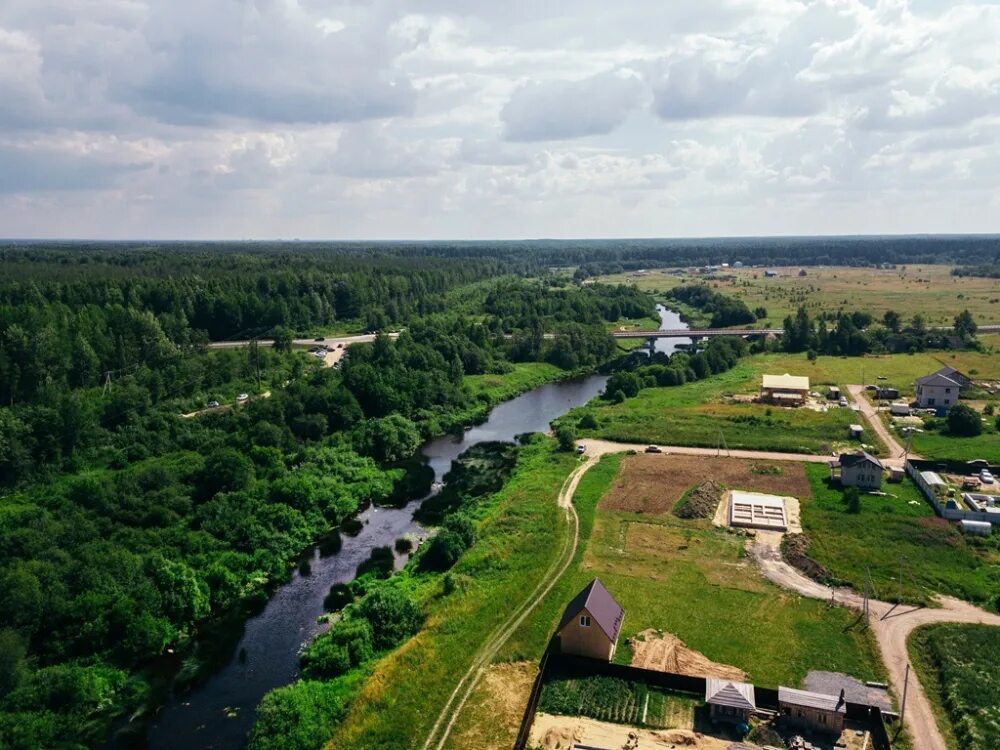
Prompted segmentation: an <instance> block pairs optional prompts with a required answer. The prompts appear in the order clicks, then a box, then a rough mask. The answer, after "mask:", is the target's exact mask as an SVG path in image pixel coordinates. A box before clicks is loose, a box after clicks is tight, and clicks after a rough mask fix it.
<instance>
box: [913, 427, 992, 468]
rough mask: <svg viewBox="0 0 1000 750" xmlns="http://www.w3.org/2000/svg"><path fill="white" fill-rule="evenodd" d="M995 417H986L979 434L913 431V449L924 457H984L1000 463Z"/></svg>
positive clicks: (966, 459) (967, 459) (963, 458)
mask: <svg viewBox="0 0 1000 750" xmlns="http://www.w3.org/2000/svg"><path fill="white" fill-rule="evenodd" d="M995 419H996V417H987V418H986V424H984V425H983V432H982V434H981V435H976V436H975V437H960V436H956V435H949V434H948V433H947V432H945V431H942V430H936V431H931V430H926V429H925V430H924V431H923V432H918V433H914V435H913V450H914V451H915V452H916V453H919V454H920V455H922V456H924V457H925V458H952V459H960V460H965V461H969V460H972V459H975V458H985V459H986V460H987V461H989V462H990V463H993V464H996V463H1000V431H998V430H997V429H996V423H995V422H994V420H995Z"/></svg>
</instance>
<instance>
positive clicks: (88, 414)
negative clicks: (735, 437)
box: [0, 247, 653, 750]
mask: <svg viewBox="0 0 1000 750" xmlns="http://www.w3.org/2000/svg"><path fill="white" fill-rule="evenodd" d="M6 253H7V255H6V257H5V258H4V262H6V263H9V264H10V265H9V268H11V269H15V270H14V271H13V272H11V273H4V275H3V281H2V282H0V389H2V390H0V393H2V404H3V405H2V406H0V487H4V488H6V489H5V490H3V491H2V493H3V494H2V496H0V746H2V747H4V748H12V750H19V749H20V748H25V749H26V748H38V747H46V748H63V747H66V748H69V747H79V746H80V745H81V744H82V745H87V744H92V743H95V742H97V741H99V740H100V739H101V738H102V737H104V736H105V735H106V734H107V732H108V731H109V729H110V727H111V723H112V721H113V720H114V718H115V717H117V716H121V715H123V714H125V713H132V712H135V711H139V712H140V713H141V712H142V711H143V710H147V709H151V708H154V707H155V706H156V705H157V704H158V703H159V702H161V701H162V700H163V697H164V695H165V691H167V690H169V689H170V687H171V685H170V683H169V682H166V683H165V682H164V669H163V663H164V661H165V660H167V661H169V662H170V663H178V664H182V665H183V666H182V668H181V671H180V673H178V674H177V675H176V680H175V685H176V686H183V685H185V684H189V683H191V682H192V681H196V680H198V679H200V677H201V675H202V674H203V673H204V672H205V671H206V670H208V669H210V668H211V666H212V665H211V663H210V655H211V650H210V649H200V650H199V646H198V644H199V634H200V633H202V632H204V631H205V630H206V626H208V625H211V624H213V623H219V622H222V621H223V620H231V621H235V622H239V620H240V618H242V617H244V616H245V613H246V612H248V611H249V610H250V609H251V608H252V607H253V606H254V605H255V604H256V603H258V602H260V601H261V599H262V598H266V596H267V594H268V592H269V591H270V589H271V588H272V587H273V585H274V584H275V583H276V582H280V581H281V580H283V579H284V578H286V577H287V575H288V574H289V571H290V566H291V564H292V563H293V562H294V560H295V559H296V558H297V556H298V554H299V552H300V551H301V550H303V549H304V548H305V547H307V546H308V545H309V544H311V543H312V542H313V541H314V540H316V539H317V538H318V537H320V536H321V535H323V534H324V533H326V532H328V531H329V530H330V529H332V528H334V527H336V526H338V525H339V524H342V523H343V522H344V521H345V520H347V519H349V518H350V517H351V516H352V515H353V514H354V513H355V512H356V511H357V510H358V509H359V508H360V507H362V506H363V505H365V504H367V503H369V502H373V503H386V504H398V503H400V502H405V501H406V499H407V497H409V496H412V495H413V494H414V493H418V492H420V491H421V490H424V489H426V488H425V487H423V486H422V485H421V482H422V481H423V479H421V477H423V476H424V474H423V473H422V472H421V471H419V470H417V467H415V466H413V465H411V464H410V463H407V461H406V460H407V459H409V458H411V457H412V456H413V455H414V453H415V452H416V451H417V449H418V447H419V445H420V444H421V442H422V441H423V440H424V439H426V438H427V437H429V436H432V435H436V434H441V433H442V432H444V431H447V430H451V429H455V428H457V427H460V426H462V425H466V424H468V423H470V422H474V421H476V420H477V419H479V418H481V417H482V416H483V415H484V414H485V413H486V411H487V410H488V408H489V407H490V406H491V405H492V402H491V401H490V398H489V396H486V397H485V399H484V398H479V399H476V398H473V397H472V396H471V395H470V391H469V388H468V387H467V385H466V383H465V379H466V378H467V377H468V376H470V375H480V374H487V373H492V374H497V375H501V376H502V375H503V374H504V373H506V372H508V371H510V370H511V369H512V367H513V363H516V362H550V363H552V364H555V365H556V366H557V367H559V368H562V369H563V370H564V371H566V372H572V371H576V370H578V369H580V368H592V367H595V366H597V365H598V364H601V363H603V362H606V361H607V360H608V359H610V358H611V357H613V356H615V353H616V347H615V345H614V342H613V340H612V339H611V337H610V336H609V335H608V333H607V329H608V326H609V324H611V323H613V322H616V321H618V320H619V319H620V318H622V317H628V316H636V317H648V316H649V315H652V314H653V303H652V300H651V299H649V298H647V297H645V296H644V295H641V294H639V293H638V292H636V291H635V290H632V289H627V288H619V287H603V286H599V285H590V286H577V285H573V284H568V283H565V282H562V283H560V282H556V281H554V280H551V279H548V280H544V281H536V280H529V279H524V278H517V277H515V276H512V275H511V274H510V273H509V272H510V268H509V267H506V266H505V265H504V264H502V263H498V262H497V261H496V259H485V258H483V259H477V258H473V259H468V260H458V259H442V258H436V257H427V258H425V257H421V256H419V255H417V256H414V257H408V256H397V255H385V254H378V255H375V254H371V253H368V252H359V253H348V252H344V251H341V250H338V251H336V252H333V251H331V252H318V254H317V255H316V257H315V258H311V257H310V255H309V251H308V250H304V249H303V250H299V249H297V250H296V252H295V253H291V252H285V251H277V254H276V255H272V254H270V253H267V252H263V251H252V252H242V251H237V250H233V251H228V250H226V251H223V252H219V253H218V255H214V254H213V253H214V250H206V249H197V248H195V249H190V248H183V249H180V251H179V255H178V256H177V257H176V258H173V257H172V256H171V255H170V251H168V250H164V249H162V248H160V249H149V250H138V251H135V252H134V253H133V252H131V251H127V250H125V249H119V248H112V249H111V250H102V249H99V248H90V249H86V250H80V249H77V248H57V249H47V248H46V249H43V248H34V247H32V248H27V249H24V250H8V251H6ZM75 253H82V254H81V255H75ZM174 261H176V262H174ZM6 268H7V266H5V270H6ZM331 327H335V328H334V329H335V330H342V331H356V330H373V329H375V330H382V329H384V328H388V327H396V328H402V329H403V330H402V332H401V333H400V335H399V336H398V338H396V339H392V338H390V337H388V336H387V335H379V336H377V337H376V339H375V341H374V343H372V344H364V345H356V346H354V347H352V348H351V351H350V354H349V355H348V356H347V357H346V359H345V360H344V362H343V365H342V367H341V368H340V369H333V368H326V367H323V366H322V365H321V363H320V362H319V361H318V360H317V358H315V357H310V356H307V355H306V354H305V353H304V352H301V351H290V350H288V349H287V348H285V347H282V348H281V349H280V350H278V349H266V348H263V347H262V348H260V349H257V348H256V347H254V348H239V349H227V350H207V349H206V348H205V347H204V343H205V342H207V341H210V340H213V339H220V338H234V337H240V336H247V335H248V332H249V333H252V334H261V333H263V332H268V331H270V334H269V335H272V336H274V332H275V330H281V331H284V332H288V333H296V334H303V333H309V334H311V333H313V332H323V331H326V330H330V328H331ZM552 333H557V334H558V335H555V336H553V335H550V334H552ZM258 378H260V381H259V382H260V386H259V387H258ZM240 392H246V393H248V394H252V395H251V396H250V397H249V399H247V400H246V402H245V403H243V404H241V405H238V406H237V405H235V404H233V405H232V406H230V404H232V402H233V401H234V399H235V395H236V394H237V393H240ZM213 399H215V400H219V401H220V402H223V404H224V405H223V406H222V407H219V408H216V409H208V410H203V409H202V408H200V407H204V404H205V403H206V401H208V400H213ZM185 412H188V413H189V415H188V416H182V414H184V413H185ZM508 463H509V460H508ZM459 484H460V483H459ZM445 500H446V498H443V499H442V501H441V502H445ZM456 502H458V501H456ZM453 516H454V514H450V513H444V512H438V513H437V515H436V516H435V517H434V518H431V519H430V520H432V521H434V522H436V523H437V522H440V523H443V524H445V528H444V529H443V530H442V532H441V533H440V534H438V536H437V540H438V541H436V542H435V544H434V545H432V546H431V547H429V548H428V552H427V553H426V563H425V564H426V565H428V566H431V567H434V568H438V569H440V568H443V567H447V565H449V564H450V563H451V562H453V561H454V559H456V557H457V556H458V555H460V554H461V551H462V550H463V549H464V548H465V547H466V546H467V545H468V544H470V543H471V541H472V540H471V536H470V533H469V525H468V523H466V522H464V521H463V519H462V516H461V515H458V516H454V517H453ZM390 559H391V555H390ZM377 563H378V561H375V563H373V566H374V568H375V569H378V564H377ZM387 596H388V595H387ZM365 601H367V600H365ZM358 606H359V607H361V606H362V605H361V604H359V605H358ZM365 606H375V604H371V605H365ZM389 606H399V607H402V608H403V610H405V611H409V610H408V609H407V605H406V603H405V602H398V601H396V602H381V603H378V607H377V609H378V610H379V611H382V610H383V609H384V608H385V607H389ZM359 616H360V615H359ZM372 618H374V619H373V620H372V621H371V623H370V629H371V632H370V633H369V631H367V630H365V629H364V626H362V625H356V626H352V627H355V630H358V632H360V633H361V635H360V636H358V637H361V638H362V640H364V639H367V638H369V635H370V636H371V638H372V639H373V640H372V641H371V643H372V647H373V648H375V649H376V650H377V649H379V648H385V647H387V645H388V644H390V643H391V641H392V638H394V637H396V636H389V635H386V634H385V633H384V629H380V626H379V624H378V620H377V616H376V615H372ZM359 629H360V630H359ZM338 632H339V631H338ZM352 632H353V631H352ZM354 635H358V633H355V634H354ZM338 637H339V636H338ZM344 637H345V638H348V636H346V635H345V636H344ZM351 637H352V638H353V637H354V636H351ZM364 642H365V643H367V642H368V641H367V640H365V641H364ZM341 645H343V644H341ZM338 648H340V647H339V646H338ZM345 648H346V647H345ZM171 653H172V654H173V655H172V656H170V658H169V659H168V655H170V654H171ZM341 653H342V651H337V654H341ZM365 653H367V651H366V652H365ZM328 656H329V654H328ZM331 658H332V657H331ZM337 658H340V657H339V656H338V657H337ZM359 658H360V657H359ZM327 661H329V659H327ZM317 664H318V662H317V661H316V660H314V662H313V666H312V667H311V669H313V670H319V669H320V667H319V666H316V665H317ZM322 669H323V670H325V671H327V672H328V671H329V670H330V669H332V667H330V666H325V667H323V668H322ZM171 675H172V673H171Z"/></svg>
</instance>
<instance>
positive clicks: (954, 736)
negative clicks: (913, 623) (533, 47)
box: [907, 625, 1000, 750]
mask: <svg viewBox="0 0 1000 750" xmlns="http://www.w3.org/2000/svg"><path fill="white" fill-rule="evenodd" d="M907 645H908V646H909V651H910V658H911V660H912V662H913V665H914V667H915V668H916V670H917V672H918V674H919V676H920V682H921V684H922V685H923V686H924V690H925V692H926V693H927V697H928V699H929V700H930V702H931V705H932V706H933V707H934V712H935V715H936V716H937V723H938V728H939V729H940V730H941V733H942V734H943V735H944V737H945V741H946V742H947V743H948V747H949V748H951V749H953V750H957V749H958V748H967V749H968V750H992V749H993V748H996V747H1000V675H998V673H997V670H996V664H997V660H998V659H1000V629H998V628H995V627H990V626H985V625H930V626H926V627H923V628H920V629H918V630H916V631H914V633H913V634H912V635H911V636H910V640H909V643H908V644H907Z"/></svg>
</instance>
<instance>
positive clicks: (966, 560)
mask: <svg viewBox="0 0 1000 750" xmlns="http://www.w3.org/2000/svg"><path fill="white" fill-rule="evenodd" d="M828 474H829V472H828V471H827V469H826V467H824V466H807V467H806V475H807V476H808V477H809V480H810V482H811V484H812V497H811V498H806V499H802V502H801V511H802V527H803V532H804V533H805V534H807V535H808V536H809V538H810V539H811V540H812V544H811V546H810V549H809V555H810V557H812V558H813V559H815V560H816V561H817V562H819V563H820V564H821V565H824V566H826V567H827V568H828V569H829V570H830V572H831V573H832V574H833V575H834V576H835V577H836V578H837V579H840V580H842V581H845V582H848V583H850V584H851V585H852V586H853V587H854V588H855V589H857V590H861V589H863V587H864V575H865V566H866V565H867V566H869V567H870V570H871V576H872V583H873V585H874V587H875V596H876V597H877V598H880V599H883V600H889V601H894V600H896V599H897V598H898V597H899V591H900V589H899V564H900V559H901V558H904V559H905V560H906V565H905V571H904V576H903V588H902V594H903V599H904V600H905V601H908V602H927V601H928V600H929V595H930V594H932V593H934V592H939V593H943V594H948V595H950V596H957V597H960V598H963V599H967V600H969V601H973V602H976V603H978V604H981V605H983V606H985V607H986V608H987V609H993V607H994V604H995V602H996V597H997V595H998V594H1000V580H998V576H997V571H998V568H997V563H998V562H1000V556H998V554H997V551H996V545H995V544H993V543H992V542H991V541H980V540H970V539H967V538H966V537H964V536H962V534H961V533H959V532H958V530H957V529H956V528H955V525H954V524H952V523H949V522H948V521H945V520H944V519H941V518H938V517H937V516H935V515H934V511H933V510H932V509H931V507H930V505H929V504H928V503H927V502H926V501H925V500H924V498H923V495H922V494H921V493H920V490H919V489H918V488H917V486H916V485H915V484H913V483H912V482H911V481H910V480H909V478H907V479H906V480H905V481H904V482H903V483H901V484H885V485H883V490H885V492H886V493H889V494H891V495H892V496H889V497H878V496H874V495H862V499H861V512H860V513H858V514H851V513H848V512H847V508H846V506H845V504H844V503H843V492H842V491H841V490H840V489H839V488H837V487H831V486H829V485H828V484H827V481H826V480H827V476H828Z"/></svg>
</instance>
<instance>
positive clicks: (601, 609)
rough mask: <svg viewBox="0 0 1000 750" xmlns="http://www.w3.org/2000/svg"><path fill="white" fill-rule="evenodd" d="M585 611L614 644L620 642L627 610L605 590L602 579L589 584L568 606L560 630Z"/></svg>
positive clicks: (596, 579)
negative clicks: (620, 633) (619, 632)
mask: <svg viewBox="0 0 1000 750" xmlns="http://www.w3.org/2000/svg"><path fill="white" fill-rule="evenodd" d="M583 610H587V611H588V612H589V613H590V617H591V618H592V619H593V621H594V622H595V623H597V626H598V627H599V628H600V629H601V630H603V631H604V634H605V635H606V636H607V637H608V638H610V639H611V641H612V642H613V641H617V640H618V631H620V630H621V628H622V620H623V619H624V618H625V610H624V609H622V606H621V605H620V604H619V603H618V602H616V601H615V598H614V597H613V596H611V594H610V593H609V592H608V590H607V589H606V588H604V584H603V583H601V579H600V578H595V579H594V580H593V581H591V582H590V583H588V584H587V587H586V588H585V589H584V590H583V591H581V592H580V593H579V594H577V595H576V596H575V597H573V601H571V602H570V603H569V604H568V605H566V611H565V612H563V616H562V621H561V622H560V623H559V630H562V629H563V628H564V627H566V626H567V625H568V624H569V623H571V622H572V621H573V620H574V619H576V616H577V615H578V614H580V612H582V611H583Z"/></svg>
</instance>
